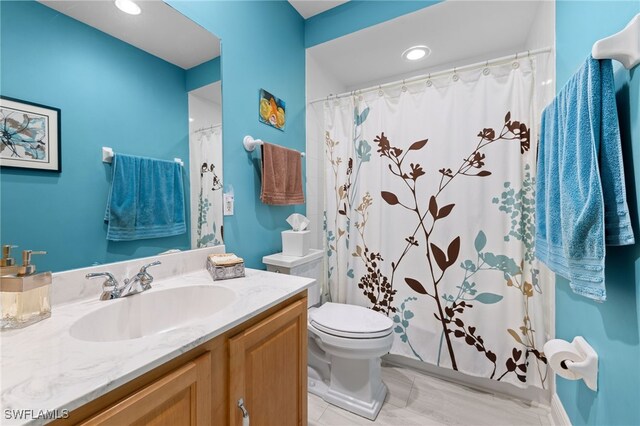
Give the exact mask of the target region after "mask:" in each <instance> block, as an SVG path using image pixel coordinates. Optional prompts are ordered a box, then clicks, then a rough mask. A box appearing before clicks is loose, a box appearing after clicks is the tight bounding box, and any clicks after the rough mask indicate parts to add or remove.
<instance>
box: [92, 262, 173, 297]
mask: <svg viewBox="0 0 640 426" xmlns="http://www.w3.org/2000/svg"><path fill="white" fill-rule="evenodd" d="M160 263H161V262H160V261H158V260H157V261H155V262H152V263H149V264H147V265H144V266H143V267H142V268H140V271H139V272H138V273H137V274H136V275H134V276H133V278H125V280H124V285H123V286H122V287H120V286H119V285H118V281H117V280H116V279H115V278H114V276H113V275H111V274H110V273H109V272H98V273H92V274H87V275H86V278H87V279H91V278H98V277H106V279H105V281H104V282H103V283H102V294H101V295H100V300H111V299H118V298H121V297H127V296H131V295H133V294H138V293H142V292H143V291H147V290H149V289H150V288H151V283H152V282H153V277H152V276H151V274H149V272H147V269H148V268H150V267H152V266H156V265H160Z"/></svg>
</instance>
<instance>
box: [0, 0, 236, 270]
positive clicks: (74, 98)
mask: <svg viewBox="0 0 640 426" xmlns="http://www.w3.org/2000/svg"><path fill="white" fill-rule="evenodd" d="M124 3H126V2H124ZM138 6H139V8H140V11H139V12H140V13H139V14H128V13H124V12H123V11H121V10H119V9H118V8H117V7H116V5H115V2H113V1H103V0H100V1H91V2H87V1H39V2H36V1H3V2H1V3H0V8H1V10H0V19H1V22H0V23H1V26H0V31H1V34H0V36H1V40H2V42H1V43H2V45H1V49H0V55H1V58H0V59H1V62H0V63H1V66H2V68H1V70H0V71H1V72H0V95H2V98H3V99H2V100H0V108H1V109H2V110H1V111H0V136H1V140H0V166H1V167H0V234H1V238H2V244H13V245H17V246H19V248H17V249H14V252H13V255H12V257H14V258H17V259H19V258H20V252H19V251H20V250H27V249H31V250H45V251H47V252H48V254H47V255H44V256H41V257H38V258H34V263H35V264H36V265H37V269H38V270H39V271H46V270H49V271H54V272H55V271H61V270H67V269H74V268H80V267H86V266H91V265H97V264H103V263H110V262H116V261H122V260H130V259H132V258H138V257H144V256H153V255H156V254H159V253H163V252H166V251H169V250H175V249H178V250H188V249H191V248H198V247H205V246H211V245H216V244H221V243H222V188H223V183H222V128H221V123H222V119H221V118H222V116H221V110H222V99H221V81H220V40H219V39H218V38H217V37H216V36H214V35H213V34H211V33H209V32H208V31H207V30H205V29H204V28H202V27H200V26H198V25H197V24H195V23H194V22H192V21H191V20H189V19H188V18H186V17H185V16H183V15H182V14H180V13H179V12H177V11H176V10H174V9H173V8H171V7H170V6H169V5H167V4H166V3H164V2H163V1H159V0H156V1H141V2H138ZM130 12H131V11H130ZM133 12H136V10H133ZM55 114H57V115H55ZM58 117H59V121H58V119H57V118H58ZM57 123H59V128H58V131H56V130H55V125H56V124H57ZM103 147H110V148H112V150H113V152H115V154H116V156H117V155H118V153H120V154H127V155H132V156H141V157H148V158H153V159H162V160H169V161H173V160H174V159H180V160H181V161H182V162H183V163H184V166H183V167H182V168H181V169H180V168H177V169H176V170H180V171H181V172H182V179H183V190H184V211H185V212H184V223H185V226H182V225H181V223H182V222H180V220H179V217H180V214H176V217H177V219H176V223H179V224H180V227H178V228H179V229H178V228H176V229H178V230H177V231H175V232H176V233H175V234H174V235H169V236H162V237H155V238H144V239H133V240H127V241H110V240H107V228H108V224H107V223H105V208H106V206H107V199H108V197H109V194H110V193H111V183H112V170H113V164H110V163H108V162H104V161H103V150H102V148H103ZM56 155H57V157H56ZM58 159H59V162H58ZM122 161H123V160H121V161H120V162H118V164H124V163H123V162H122ZM172 164H173V163H172ZM118 167H120V166H118ZM58 169H59V170H58ZM119 170H124V169H119ZM175 173H176V174H177V173H179V172H175ZM131 180H132V179H129V180H125V181H126V187H127V188H133V187H134V185H132V186H131V187H129V182H131ZM175 181H176V182H178V179H175ZM156 183H157V181H154V184H153V185H149V186H150V187H152V188H153V189H152V190H151V191H152V192H154V193H156V194H157V193H158V191H156V190H155V188H157V187H158V185H156ZM140 186H141V185H140ZM159 186H162V185H159ZM179 186H180V185H178V184H177V183H176V184H173V186H172V190H176V188H178V187H179ZM136 188H137V187H136ZM114 190H115V189H114ZM178 199H179V197H178V196H176V197H175V198H173V199H172V200H174V201H175V200H178ZM138 200H139V198H138ZM154 203H155V204H156V205H158V206H160V211H165V210H166V208H167V207H166V206H167V205H168V204H170V202H168V201H167V199H165V198H163V197H161V196H158V197H156V199H155V200H154ZM175 203H177V201H175ZM176 205H179V204H176ZM148 210H151V215H154V214H157V211H158V209H148ZM175 210H176V209H175V208H174V210H172V211H175ZM177 210H179V209H177ZM165 219H166V218H165ZM137 220H138V216H136V219H135V221H137ZM171 220H173V219H171ZM135 221H134V222H135ZM134 226H137V222H136V223H134ZM185 228H186V229H185ZM136 236H137V237H140V234H137V235H136ZM18 263H19V260H18Z"/></svg>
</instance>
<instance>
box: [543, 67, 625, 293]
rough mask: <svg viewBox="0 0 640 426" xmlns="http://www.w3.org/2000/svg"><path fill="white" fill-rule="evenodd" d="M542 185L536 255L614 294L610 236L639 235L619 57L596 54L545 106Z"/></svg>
mask: <svg viewBox="0 0 640 426" xmlns="http://www.w3.org/2000/svg"><path fill="white" fill-rule="evenodd" d="M536 186H537V187H536V257H537V258H538V259H540V260H541V261H542V262H544V263H545V264H547V266H549V268H550V269H551V270H552V271H554V272H555V273H557V274H559V275H561V276H563V277H565V278H567V279H568V280H569V281H570V285H571V289H572V290H573V291H574V292H575V293H577V294H580V295H583V296H586V297H589V298H591V299H594V300H597V301H604V300H606V290H605V283H604V256H605V244H607V245H627V244H633V243H634V237H633V230H632V229H631V221H630V218H629V209H628V207H627V199H626V191H625V185H624V171H623V168H622V151H621V147H620V129H619V127H618V112H617V110H616V99H615V84H614V80H613V68H612V65H611V60H603V61H598V60H595V59H593V58H592V57H591V56H589V58H587V60H586V62H585V63H584V64H583V65H582V67H581V68H580V70H579V71H578V72H577V73H576V74H575V75H574V76H573V77H571V79H569V81H568V82H567V84H566V85H565V86H564V87H563V88H562V90H561V91H560V93H558V95H557V96H556V98H555V99H554V101H553V102H552V103H551V105H549V106H548V107H547V108H546V109H545V110H544V112H543V114H542V128H541V132H540V145H539V150H538V174H537V185H536Z"/></svg>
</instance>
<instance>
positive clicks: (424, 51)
mask: <svg viewBox="0 0 640 426" xmlns="http://www.w3.org/2000/svg"><path fill="white" fill-rule="evenodd" d="M430 54H431V49H429V48H428V47H427V46H413V47H410V48H408V49H407V50H405V51H404V52H402V57H403V58H404V59H405V60H407V61H419V60H420V59H424V58H426V57H428V56H429V55H430Z"/></svg>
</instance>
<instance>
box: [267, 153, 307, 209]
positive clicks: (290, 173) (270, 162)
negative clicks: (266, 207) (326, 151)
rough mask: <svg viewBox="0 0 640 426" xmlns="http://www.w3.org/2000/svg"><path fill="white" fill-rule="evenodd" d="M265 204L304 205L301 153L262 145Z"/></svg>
mask: <svg viewBox="0 0 640 426" xmlns="http://www.w3.org/2000/svg"><path fill="white" fill-rule="evenodd" d="M260 199H261V200H262V202H263V203H264V204H272V205H292V204H304V193H303V192H302V159H301V158H300V152H298V151H296V150H294V149H289V148H284V147H281V146H278V145H272V144H270V143H266V142H265V143H264V144H263V145H262V192H261V193H260Z"/></svg>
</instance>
